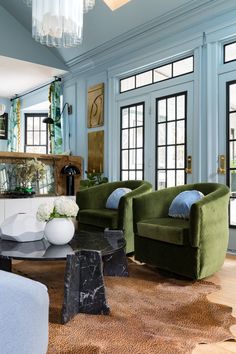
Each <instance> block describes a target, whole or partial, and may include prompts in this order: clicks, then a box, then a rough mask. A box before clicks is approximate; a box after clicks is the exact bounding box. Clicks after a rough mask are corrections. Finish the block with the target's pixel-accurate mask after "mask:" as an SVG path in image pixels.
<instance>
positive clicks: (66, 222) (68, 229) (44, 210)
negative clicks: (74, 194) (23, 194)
mask: <svg viewBox="0 0 236 354" xmlns="http://www.w3.org/2000/svg"><path fill="white" fill-rule="evenodd" d="M78 211H79V207H78V205H77V204H76V202H75V201H74V200H72V199H68V198H65V197H60V198H58V199H56V200H55V201H54V203H53V204H52V203H45V204H41V205H40V206H39V208H38V211H37V219H38V220H39V221H46V222H47V223H46V225H45V229H44V235H45V237H46V239H47V240H48V241H49V242H50V243H52V244H53V245H65V244H67V243H68V242H70V240H71V239H72V238H73V236H74V232H75V227H74V223H73V221H72V220H71V218H73V217H76V215H77V214H78Z"/></svg>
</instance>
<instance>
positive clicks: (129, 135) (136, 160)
mask: <svg viewBox="0 0 236 354" xmlns="http://www.w3.org/2000/svg"><path fill="white" fill-rule="evenodd" d="M143 158H144V102H141V103H137V104H133V105H130V106H125V107H122V108H121V152H120V178H121V180H122V181H124V180H131V179H135V180H137V179H139V180H142V179H143V177H144V167H143Z"/></svg>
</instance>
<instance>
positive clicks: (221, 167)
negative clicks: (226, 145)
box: [217, 155, 226, 175]
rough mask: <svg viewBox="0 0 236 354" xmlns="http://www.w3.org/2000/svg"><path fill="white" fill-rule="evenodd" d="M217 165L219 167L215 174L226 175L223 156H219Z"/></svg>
mask: <svg viewBox="0 0 236 354" xmlns="http://www.w3.org/2000/svg"><path fill="white" fill-rule="evenodd" d="M218 165H219V167H218V170H217V172H218V173H219V174H220V175H225V174H226V158H225V155H219V158H218Z"/></svg>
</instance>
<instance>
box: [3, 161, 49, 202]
mask: <svg viewBox="0 0 236 354" xmlns="http://www.w3.org/2000/svg"><path fill="white" fill-rule="evenodd" d="M12 172H13V174H14V175H15V178H16V181H17V184H18V185H17V187H16V188H15V190H10V191H6V192H5V194H6V195H8V196H9V195H10V196H11V197H12V198H24V197H32V196H34V195H35V191H33V188H32V183H34V182H35V183H36V192H37V193H39V181H40V180H42V179H43V178H44V177H45V174H46V166H45V164H44V163H42V162H41V161H38V160H37V159H36V158H34V159H32V160H25V161H24V162H22V163H18V164H15V166H14V167H13V169H12Z"/></svg>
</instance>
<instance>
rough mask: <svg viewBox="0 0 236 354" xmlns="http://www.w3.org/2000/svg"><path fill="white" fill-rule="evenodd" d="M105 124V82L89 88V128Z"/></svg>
mask: <svg viewBox="0 0 236 354" xmlns="http://www.w3.org/2000/svg"><path fill="white" fill-rule="evenodd" d="M103 124H104V83H101V84H98V85H96V86H92V87H90V88H89V89H88V113H87V125H88V128H95V127H100V126H102V125H103Z"/></svg>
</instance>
